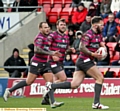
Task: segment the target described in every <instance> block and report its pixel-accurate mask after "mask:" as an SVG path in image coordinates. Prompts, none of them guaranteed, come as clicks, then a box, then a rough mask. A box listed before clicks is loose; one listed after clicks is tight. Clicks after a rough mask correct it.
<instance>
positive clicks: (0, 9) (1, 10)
mask: <svg viewBox="0 0 120 111" xmlns="http://www.w3.org/2000/svg"><path fill="white" fill-rule="evenodd" d="M0 7H3V3H2V0H0ZM0 12H4V10H3V8H0Z"/></svg>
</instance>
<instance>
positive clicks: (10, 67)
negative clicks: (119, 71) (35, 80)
mask: <svg viewBox="0 0 120 111" xmlns="http://www.w3.org/2000/svg"><path fill="white" fill-rule="evenodd" d="M97 67H98V68H120V66H97ZM0 68H9V69H12V68H13V69H15V68H20V69H22V68H30V66H0ZM64 68H75V66H64Z"/></svg>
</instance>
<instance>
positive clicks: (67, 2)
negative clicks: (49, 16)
mask: <svg viewBox="0 0 120 111" xmlns="http://www.w3.org/2000/svg"><path fill="white" fill-rule="evenodd" d="M63 2H64V4H71V3H72V0H63Z"/></svg>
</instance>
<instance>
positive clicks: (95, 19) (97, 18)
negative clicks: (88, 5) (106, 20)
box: [91, 16, 103, 24]
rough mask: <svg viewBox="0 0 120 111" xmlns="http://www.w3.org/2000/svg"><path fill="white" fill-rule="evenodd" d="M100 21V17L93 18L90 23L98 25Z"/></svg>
mask: <svg viewBox="0 0 120 111" xmlns="http://www.w3.org/2000/svg"><path fill="white" fill-rule="evenodd" d="M101 20H103V19H102V17H100V16H94V17H93V18H92V20H91V23H92V24H95V23H99V22H100V21H101Z"/></svg>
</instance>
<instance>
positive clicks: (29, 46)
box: [28, 43, 34, 65]
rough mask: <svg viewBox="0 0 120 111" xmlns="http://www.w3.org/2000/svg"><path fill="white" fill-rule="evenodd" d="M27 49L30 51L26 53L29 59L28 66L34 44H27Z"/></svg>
mask: <svg viewBox="0 0 120 111" xmlns="http://www.w3.org/2000/svg"><path fill="white" fill-rule="evenodd" d="M28 48H29V49H30V51H29V52H28V59H29V61H28V65H30V61H31V59H32V57H33V56H34V44H33V43H32V44H29V45H28Z"/></svg>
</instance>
